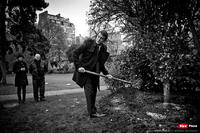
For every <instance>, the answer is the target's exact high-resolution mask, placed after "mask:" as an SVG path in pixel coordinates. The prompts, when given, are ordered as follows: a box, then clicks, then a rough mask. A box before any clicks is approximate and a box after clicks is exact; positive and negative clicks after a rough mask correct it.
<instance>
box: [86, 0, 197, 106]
mask: <svg viewBox="0 0 200 133" xmlns="http://www.w3.org/2000/svg"><path fill="white" fill-rule="evenodd" d="M199 9H200V2H199V1H198V0H187V1H184V2H183V1H180V0H162V1H160V0H137V1H136V0H95V1H94V2H92V3H91V9H90V14H89V16H90V20H89V23H90V24H91V25H94V26H97V25H100V24H102V25H104V24H105V23H110V22H114V23H118V24H119V25H121V32H123V33H124V34H126V35H127V37H129V38H132V40H134V41H135V44H136V46H135V47H136V48H137V49H139V50H140V51H141V52H142V53H145V54H146V56H147V57H148V60H149V61H150V64H148V65H149V66H151V69H152V70H153V72H154V75H155V77H156V78H157V79H159V80H161V81H162V82H163V84H164V92H166V93H167V94H169V88H170V82H171V81H173V80H174V79H175V78H176V71H177V70H178V68H180V66H184V65H186V64H187V63H188V62H189V60H190V59H192V60H193V59H194V58H198V55H197V54H196V52H192V51H193V50H195V49H197V50H198V51H199V38H198V31H199V18H200V17H199V15H200V12H199ZM191 40H193V42H192V41H191ZM193 44H194V46H195V47H194V48H191V46H192V45H193ZM187 55H190V58H187ZM166 90H167V91H166ZM164 95H165V94H164ZM165 96H166V97H165V101H164V102H168V101H167V100H168V95H165Z"/></svg>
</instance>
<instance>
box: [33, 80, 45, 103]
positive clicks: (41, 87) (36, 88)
mask: <svg viewBox="0 0 200 133" xmlns="http://www.w3.org/2000/svg"><path fill="white" fill-rule="evenodd" d="M39 92H40V99H42V98H44V92H45V79H33V96H34V99H35V100H36V101H38V98H39V96H38V93H39Z"/></svg>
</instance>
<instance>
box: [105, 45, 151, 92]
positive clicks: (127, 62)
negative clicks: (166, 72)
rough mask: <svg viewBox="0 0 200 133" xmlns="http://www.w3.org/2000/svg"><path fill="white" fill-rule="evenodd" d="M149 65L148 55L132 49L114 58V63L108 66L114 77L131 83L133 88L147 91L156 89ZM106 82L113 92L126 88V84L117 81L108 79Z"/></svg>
mask: <svg viewBox="0 0 200 133" xmlns="http://www.w3.org/2000/svg"><path fill="white" fill-rule="evenodd" d="M149 64H150V62H149V60H148V58H147V57H146V54H144V53H143V52H142V51H140V50H136V49H134V48H133V47H130V48H129V49H128V50H127V51H123V52H122V53H121V54H120V55H118V56H116V57H114V58H113V62H110V63H108V64H107V68H108V70H109V72H110V74H111V75H113V76H114V77H117V78H121V79H124V80H128V81H131V82H132V83H133V84H134V86H133V87H135V88H138V89H142V90H145V89H150V88H151V89H154V88H155V84H154V83H155V78H154V75H153V71H152V70H151V68H150V66H149ZM105 82H106V83H107V84H108V85H109V87H110V88H111V89H112V90H113V91H114V90H115V89H118V88H121V87H124V86H125V84H124V83H122V82H117V81H115V80H108V79H106V80H105Z"/></svg>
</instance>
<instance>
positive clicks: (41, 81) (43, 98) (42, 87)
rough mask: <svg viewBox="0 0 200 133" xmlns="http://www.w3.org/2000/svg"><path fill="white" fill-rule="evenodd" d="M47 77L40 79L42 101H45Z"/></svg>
mask: <svg viewBox="0 0 200 133" xmlns="http://www.w3.org/2000/svg"><path fill="white" fill-rule="evenodd" d="M44 93H45V79H41V80H40V101H45V97H44Z"/></svg>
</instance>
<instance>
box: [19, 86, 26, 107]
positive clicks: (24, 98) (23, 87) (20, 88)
mask: <svg viewBox="0 0 200 133" xmlns="http://www.w3.org/2000/svg"><path fill="white" fill-rule="evenodd" d="M21 90H22V96H23V102H25V100H26V85H19V86H17V96H18V101H19V103H20V102H21V100H22V98H21Z"/></svg>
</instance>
